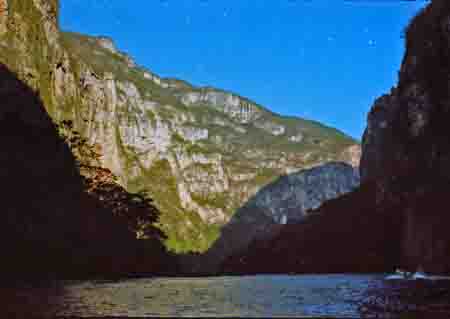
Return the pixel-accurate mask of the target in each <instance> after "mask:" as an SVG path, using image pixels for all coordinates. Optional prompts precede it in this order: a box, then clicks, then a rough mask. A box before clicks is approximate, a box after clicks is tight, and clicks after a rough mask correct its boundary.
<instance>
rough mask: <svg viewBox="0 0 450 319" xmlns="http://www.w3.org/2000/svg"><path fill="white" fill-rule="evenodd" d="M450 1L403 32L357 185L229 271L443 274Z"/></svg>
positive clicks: (371, 119)
mask: <svg viewBox="0 0 450 319" xmlns="http://www.w3.org/2000/svg"><path fill="white" fill-rule="evenodd" d="M449 21H450V3H448V2H447V1H436V0H435V1H433V2H432V3H431V4H430V5H428V6H427V7H426V8H425V9H424V10H422V11H421V12H420V13H419V14H418V15H417V16H416V17H415V18H414V19H413V20H412V21H411V23H410V25H409V26H408V27H407V28H406V43H405V46H406V53H405V56H404V59H403V62H402V66H401V69H400V72H399V83H398V86H397V87H395V88H393V89H392V90H391V92H390V93H389V94H386V95H384V96H382V97H380V98H379V99H377V100H376V101H375V104H374V106H373V107H372V109H371V111H370V113H369V115H368V119H367V128H366V130H365V133H364V137H363V142H362V159H361V165H360V171H361V177H362V186H361V187H360V188H359V189H358V190H357V191H355V192H352V193H350V194H348V195H346V196H344V197H342V198H339V199H336V200H332V201H330V202H328V203H325V204H324V205H323V206H322V207H321V208H319V209H318V210H317V211H316V212H315V213H314V214H316V215H317V216H313V218H311V219H309V220H307V221H305V222H303V223H299V224H296V225H289V226H286V227H284V229H283V230H282V231H281V232H280V234H279V235H278V236H277V237H276V238H274V239H273V240H271V241H266V242H254V243H253V244H252V245H251V246H250V247H249V249H248V250H247V251H246V252H245V253H242V254H238V255H235V256H233V257H232V258H230V259H229V260H228V261H227V262H226V263H225V266H224V269H225V271H227V272H241V273H242V272H243V273H246V272H252V273H255V272H311V271H314V272H322V271H323V272H355V271H364V272H367V271H392V270H393V269H394V268H396V267H399V266H402V267H404V268H406V269H409V270H411V271H415V270H416V269H417V268H418V267H423V268H424V269H425V271H427V272H431V273H447V274H448V273H450V235H449V232H448V229H449V227H450V214H449V213H448V211H447V209H446V207H447V206H448V198H449V196H450V171H449V167H450V143H449V141H450V139H449V137H450V131H449V129H448V123H449V122H450V107H449V105H450V95H449V87H450V80H449V79H450V77H449V75H450V63H449V61H450V23H449Z"/></svg>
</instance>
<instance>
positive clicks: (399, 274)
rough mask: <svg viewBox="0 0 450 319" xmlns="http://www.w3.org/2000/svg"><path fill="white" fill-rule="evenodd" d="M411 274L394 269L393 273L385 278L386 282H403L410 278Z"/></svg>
mask: <svg viewBox="0 0 450 319" xmlns="http://www.w3.org/2000/svg"><path fill="white" fill-rule="evenodd" d="M411 276H412V274H411V273H410V272H407V271H404V270H401V269H396V270H395V273H394V274H392V275H389V276H387V277H386V279H387V280H402V279H403V280H404V279H409V278H411Z"/></svg>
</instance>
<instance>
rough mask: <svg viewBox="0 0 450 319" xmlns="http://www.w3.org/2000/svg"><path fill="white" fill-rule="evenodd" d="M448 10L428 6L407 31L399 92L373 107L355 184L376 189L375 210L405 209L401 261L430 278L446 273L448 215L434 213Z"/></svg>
mask: <svg viewBox="0 0 450 319" xmlns="http://www.w3.org/2000/svg"><path fill="white" fill-rule="evenodd" d="M449 5H450V4H449V3H448V2H446V1H433V2H432V3H431V5H428V6H427V7H426V8H425V9H424V10H423V11H422V12H421V13H420V14H419V15H417V16H416V17H415V18H414V19H413V20H412V22H411V24H410V25H409V26H408V28H407V30H406V54H405V56H404V58H403V62H402V66H401V69H400V73H399V83H398V86H397V87H396V88H394V89H392V90H391V92H390V94H387V95H385V96H382V97H381V98H379V99H378V100H377V101H376V102H375V104H374V106H373V107H372V109H371V110H370V113H369V115H368V119H367V128H366V130H365V132H364V137H363V143H362V150H363V152H362V159H361V177H362V180H363V182H365V183H370V182H375V183H376V184H377V193H376V197H377V204H378V205H379V207H380V208H381V209H383V208H384V207H388V206H389V205H391V204H392V203H396V202H398V201H400V200H401V201H402V203H403V205H402V206H403V207H402V209H401V210H399V211H398V212H397V214H401V215H402V216H403V218H404V220H405V222H404V225H403V227H402V229H401V234H402V239H401V241H402V247H403V248H402V251H401V255H402V256H403V257H404V262H405V263H407V264H408V265H409V266H410V267H411V268H413V269H414V267H417V266H418V265H424V266H425V268H426V270H428V271H442V270H443V269H446V268H447V269H450V261H449V260H448V258H447V259H446V258H444V257H443V256H445V255H446V254H447V253H446V252H448V251H449V249H450V237H449V236H448V234H446V231H445V230H444V229H448V224H445V223H448V216H447V215H448V214H447V213H446V212H445V210H440V209H436V208H432V207H436V205H437V203H443V202H442V201H443V196H444V197H445V195H443V192H445V188H446V187H447V186H445V185H446V184H447V183H448V179H449V178H450V170H449V169H448V168H449V167H450V165H449V164H450V147H449V145H448V140H449V137H450V134H449V130H448V121H449V119H450V113H449V109H448V105H449V102H450V96H449V93H448V92H449V91H448V87H449V85H450V80H449V74H450V66H449V64H448V61H449V57H450V28H449V27H448V26H449V21H450V6H449ZM439 196H441V197H439ZM426 207H429V208H426ZM438 220H440V222H438ZM443 225H446V226H445V227H444V228H443V227H442V226H443Z"/></svg>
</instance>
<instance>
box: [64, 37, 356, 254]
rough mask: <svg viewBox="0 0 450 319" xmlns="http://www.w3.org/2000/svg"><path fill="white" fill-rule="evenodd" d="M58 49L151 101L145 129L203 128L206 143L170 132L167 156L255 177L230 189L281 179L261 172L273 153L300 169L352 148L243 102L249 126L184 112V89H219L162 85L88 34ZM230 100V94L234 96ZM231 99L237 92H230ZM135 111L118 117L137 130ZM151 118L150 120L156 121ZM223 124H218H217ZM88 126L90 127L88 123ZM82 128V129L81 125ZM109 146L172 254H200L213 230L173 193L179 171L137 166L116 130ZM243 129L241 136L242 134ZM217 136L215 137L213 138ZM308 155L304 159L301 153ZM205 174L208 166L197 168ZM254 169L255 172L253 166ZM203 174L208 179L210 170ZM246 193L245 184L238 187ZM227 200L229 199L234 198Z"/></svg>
mask: <svg viewBox="0 0 450 319" xmlns="http://www.w3.org/2000/svg"><path fill="white" fill-rule="evenodd" d="M61 38H62V43H63V45H64V46H65V47H66V48H67V49H68V51H69V52H70V53H71V59H72V62H73V63H72V66H71V67H72V68H73V69H74V72H75V74H76V77H77V80H79V79H80V77H81V74H80V73H81V71H80V70H81V69H85V68H84V67H82V65H83V64H85V65H87V66H89V68H90V69H92V70H93V72H94V73H95V76H97V77H98V78H99V79H102V78H103V77H104V76H105V74H107V73H112V74H113V76H114V78H115V79H117V80H118V81H120V82H123V83H124V82H131V83H133V84H134V85H135V86H136V88H137V89H138V91H139V92H140V94H141V96H142V97H145V98H146V99H149V100H151V101H153V102H156V107H155V109H152V110H151V111H150V110H147V111H145V115H146V116H147V117H148V118H149V120H150V121H151V123H152V126H153V127H155V126H156V121H158V120H159V119H160V120H162V121H163V122H164V123H166V124H168V126H169V127H172V128H174V127H175V125H187V126H190V127H198V128H202V129H208V132H209V138H208V139H205V140H201V141H198V142H195V143H193V142H190V141H188V140H186V139H184V138H183V137H182V136H181V135H180V134H178V133H176V132H174V131H172V137H171V148H169V151H170V152H180V151H181V152H184V153H186V154H187V155H190V156H192V155H194V154H203V155H206V156H212V155H213V156H214V155H217V154H220V155H222V159H223V166H224V168H225V171H226V172H227V174H240V173H243V174H254V173H256V176H255V177H254V178H253V179H250V180H248V181H239V182H231V183H232V184H233V185H232V187H234V186H245V185H247V184H248V186H252V187H257V188H261V187H263V186H265V185H267V184H268V183H270V182H271V181H273V180H275V179H276V178H277V177H279V176H280V174H282V172H281V169H276V168H273V169H268V168H261V167H262V166H261V165H260V164H261V162H262V161H267V160H270V161H273V162H276V161H277V160H278V159H279V158H280V154H283V156H284V157H286V156H290V157H291V158H290V160H289V161H290V162H289V163H290V165H295V166H300V167H301V166H302V165H309V164H312V163H317V162H318V161H320V160H321V159H326V158H331V159H334V158H337V154H339V153H340V152H341V151H342V150H343V149H344V148H345V147H347V146H350V145H352V144H354V143H355V141H354V140H352V139H350V138H349V137H347V136H346V135H345V134H343V133H342V132H339V131H338V130H335V129H333V128H329V127H326V126H324V125H322V124H320V123H317V122H313V121H308V120H304V119H300V118H294V117H282V116H280V115H277V114H275V113H273V112H271V111H269V110H267V109H265V108H264V107H262V106H260V105H258V104H257V103H254V102H252V101H251V100H249V99H246V98H243V97H241V99H242V103H243V105H244V106H243V107H244V108H246V105H252V106H254V107H256V109H257V112H258V115H259V116H258V118H257V119H256V120H254V121H253V122H252V123H248V124H244V123H239V121H237V120H235V119H233V118H232V117H231V116H229V115H227V114H225V113H224V112H222V111H221V110H220V109H218V108H216V107H212V106H211V105H209V104H202V103H199V104H197V105H193V106H190V107H187V106H185V105H184V104H183V103H181V101H180V96H181V95H182V94H184V93H187V92H204V93H206V92H210V91H214V92H217V91H219V92H225V93H231V92H226V91H221V90H217V89H214V88H210V87H204V88H198V87H195V86H192V85H191V84H189V83H187V82H185V81H182V80H179V79H161V80H162V82H163V83H165V84H168V85H169V87H168V88H165V87H163V86H160V85H158V84H156V83H155V82H153V80H151V79H148V78H146V77H145V74H150V75H153V73H152V72H151V71H149V70H146V69H144V68H142V67H139V66H137V67H129V66H128V64H127V59H126V57H125V56H124V55H123V54H121V53H113V52H111V51H109V50H107V49H105V48H103V47H101V46H100V45H99V43H98V39H97V38H95V37H89V36H84V35H80V34H77V33H69V32H65V33H62V35H61ZM118 90H119V94H120V95H124V94H125V92H122V91H121V90H120V88H118ZM235 95H236V94H235ZM236 96H238V95H236ZM79 104H80V103H77V101H76V100H74V101H70V102H68V104H67V105H66V106H65V109H64V113H66V109H67V114H68V117H69V118H70V117H73V115H72V114H78V113H79V114H78V115H79V117H81V114H82V113H83V111H82V110H80V107H78V106H77V105H79ZM134 112H142V111H141V110H140V109H139V108H138V107H136V106H134V105H128V106H127V107H126V109H124V110H121V112H120V120H121V122H122V123H124V122H126V123H128V124H129V125H130V126H139V125H140V123H139V122H138V117H137V116H136V114H134ZM180 112H182V113H184V114H185V115H187V118H188V119H189V118H192V119H193V120H192V121H191V120H188V122H187V123H184V124H180V123H177V121H176V119H177V118H178V116H177V115H179V114H180ZM156 115H157V116H156ZM221 122H222V123H221ZM267 123H270V125H280V126H283V127H284V129H285V133H284V134H282V135H279V136H275V135H273V134H271V133H270V132H268V131H267V130H265V129H263V128H260V127H262V126H264V125H266V124H267ZM90 125H93V124H92V123H91V124H90ZM84 127H86V126H84ZM115 129H116V136H115V139H116V143H117V145H118V147H119V151H120V161H121V165H122V167H123V168H124V172H123V174H122V181H125V182H126V184H127V185H126V187H127V190H129V191H131V192H143V193H145V194H148V195H149V196H150V197H151V198H153V199H154V201H155V204H156V205H157V206H158V208H159V210H160V211H161V212H162V213H161V216H160V219H159V221H158V223H157V226H158V227H159V228H160V229H161V230H162V231H163V232H164V233H165V234H166V235H167V239H166V242H165V244H166V245H167V247H168V248H169V249H170V250H172V251H175V252H188V251H195V252H202V251H205V250H206V249H208V248H209V246H210V245H211V244H212V243H213V242H214V240H215V239H217V237H218V235H219V226H217V225H208V224H206V223H205V222H204V221H203V220H202V219H201V218H200V216H199V215H198V213H197V212H192V211H186V210H185V209H183V207H182V205H181V202H180V198H179V195H178V190H177V182H178V179H180V178H182V177H181V176H176V174H180V172H177V171H175V170H174V171H173V170H172V169H171V168H170V165H169V162H168V161H167V160H159V161H157V162H155V163H153V165H152V166H151V167H150V168H146V167H143V165H142V164H141V163H140V158H139V155H138V154H137V151H136V150H134V149H132V148H130V147H129V146H127V145H123V143H122V140H121V137H120V133H119V128H118V127H116V128H115ZM242 129H244V131H242ZM299 134H301V135H302V136H303V140H302V141H301V142H300V143H298V142H292V141H290V140H289V137H291V136H296V135H299ZM216 137H217V139H215V138H216ZM254 152H256V154H261V155H260V156H257V157H255V158H254V159H249V158H248V157H247V155H245V154H248V153H250V154H251V153H254ZM307 153H309V156H308V157H307V158H305V159H304V157H305V154H307ZM200 167H201V169H202V170H204V171H207V170H208V169H210V168H209V167H208V165H204V166H202V165H200ZM258 167H259V168H258ZM209 174H212V175H214V174H215V172H214V171H211V172H209ZM244 188H245V187H244ZM233 196H234V197H233ZM191 197H192V199H193V200H194V201H195V202H196V203H198V204H199V205H200V206H202V207H211V208H221V209H224V211H225V212H226V213H228V214H230V215H231V214H233V210H234V209H237V208H239V207H240V206H241V205H243V204H244V203H241V202H239V201H238V200H237V197H241V194H238V195H233V194H231V192H229V193H226V194H210V195H205V196H199V195H198V194H197V195H196V194H191Z"/></svg>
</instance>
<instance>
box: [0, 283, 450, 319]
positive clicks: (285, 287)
mask: <svg viewBox="0 0 450 319" xmlns="http://www.w3.org/2000/svg"><path fill="white" fill-rule="evenodd" d="M384 277H385V276H384V275H299V276H290V275H289V276H288V275H286V276H243V277H212V278H151V279H127V280H120V281H59V282H52V283H27V284H22V285H16V286H14V287H8V288H1V289H0V291H1V293H2V296H1V297H2V299H3V300H4V301H6V305H7V308H6V311H7V312H9V313H10V314H14V315H17V314H19V315H25V314H27V313H32V314H34V315H36V314H38V315H40V316H80V317H89V316H96V317H99V316H133V317H151V316H208V317H211V316H252V317H274V316H285V317H286V316H293V317H327V318H329V317H339V318H342V317H344V318H345V317H348V318H360V317H361V316H369V314H370V311H369V310H370V309H371V305H373V298H378V297H377V294H379V293H381V294H382V295H384V296H386V295H388V294H389V293H390V292H396V293H397V292H398V289H401V288H402V287H403V284H400V283H399V284H396V283H395V282H387V281H385V280H384ZM397 288H398V289H397ZM396 289H397V290H396ZM404 289H405V291H406V290H407V291H409V292H410V291H411V289H422V288H419V287H416V288H411V287H406V288H405V287H404ZM427 289H429V288H427ZM431 289H432V290H433V289H434V290H436V291H442V289H444V288H442V287H441V288H438V287H437V286H433V287H432V288H431ZM439 289H440V290H439ZM395 296H398V294H396V295H395ZM449 297H450V295H449ZM449 300H450V299H449ZM396 302H398V301H396ZM407 302H410V301H407ZM373 309H375V308H373ZM402 309H403V308H402ZM414 309H415V308H414ZM373 311H375V312H378V313H377V315H380V314H383V315H387V316H388V317H389V313H390V311H391V312H392V313H394V311H398V310H392V309H387V308H386V309H381V308H377V309H375V310H373ZM373 311H372V314H373Z"/></svg>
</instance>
